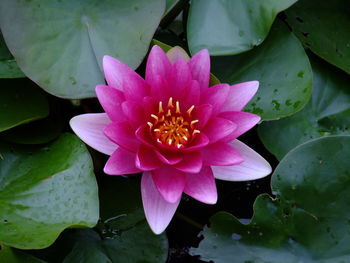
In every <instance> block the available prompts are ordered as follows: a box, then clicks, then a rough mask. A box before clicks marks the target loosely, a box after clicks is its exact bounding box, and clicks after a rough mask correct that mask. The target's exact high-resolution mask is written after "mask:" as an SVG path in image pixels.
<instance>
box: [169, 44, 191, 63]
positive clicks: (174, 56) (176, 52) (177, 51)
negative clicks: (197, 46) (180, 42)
mask: <svg viewBox="0 0 350 263" xmlns="http://www.w3.org/2000/svg"><path fill="white" fill-rule="evenodd" d="M166 55H167V56H168V58H169V60H170V62H171V63H172V64H174V63H175V62H176V61H177V60H179V59H180V58H182V59H184V60H185V61H189V60H190V57H189V55H188V54H187V53H186V51H185V50H184V49H183V48H182V47H179V46H175V47H173V48H171V49H170V50H169V51H168V52H167V53H166Z"/></svg>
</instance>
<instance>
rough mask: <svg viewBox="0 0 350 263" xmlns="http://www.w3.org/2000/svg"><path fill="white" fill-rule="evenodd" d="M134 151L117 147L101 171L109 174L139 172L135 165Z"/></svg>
mask: <svg viewBox="0 0 350 263" xmlns="http://www.w3.org/2000/svg"><path fill="white" fill-rule="evenodd" d="M135 158H136V155H135V153H132V152H129V151H126V150H124V149H123V148H118V149H117V150H116V151H115V152H114V153H113V154H112V155H111V157H109V159H108V161H107V163H106V165H105V167H104V169H103V171H104V172H105V173H106V174H109V175H122V174H135V173H139V172H141V170H140V169H138V168H137V167H136V165H135Z"/></svg>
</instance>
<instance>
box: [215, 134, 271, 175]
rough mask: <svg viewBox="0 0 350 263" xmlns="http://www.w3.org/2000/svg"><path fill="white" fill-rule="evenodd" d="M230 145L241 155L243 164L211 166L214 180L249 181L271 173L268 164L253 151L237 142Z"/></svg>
mask: <svg viewBox="0 0 350 263" xmlns="http://www.w3.org/2000/svg"><path fill="white" fill-rule="evenodd" d="M231 145H233V146H234V147H235V148H236V149H237V150H238V151H239V152H240V153H241V155H242V157H243V159H244V162H242V163H240V164H237V165H232V166H212V169H213V172H214V176H215V178H217V179H221V180H227V181H249V180H256V179H259V178H262V177H265V176H267V175H269V174H270V173H271V171H272V168H271V166H270V164H269V163H268V162H267V161H266V160H265V159H264V158H263V157H261V156H260V155H259V154H258V153H257V152H255V151H254V150H253V149H251V148H250V147H248V146H247V145H245V144H244V143H242V142H240V141H239V140H234V141H233V142H232V143H231Z"/></svg>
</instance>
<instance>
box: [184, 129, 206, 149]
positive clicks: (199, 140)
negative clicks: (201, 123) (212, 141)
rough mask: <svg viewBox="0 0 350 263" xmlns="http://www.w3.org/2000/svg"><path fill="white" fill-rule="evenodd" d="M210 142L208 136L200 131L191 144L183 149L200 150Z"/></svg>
mask: <svg viewBox="0 0 350 263" xmlns="http://www.w3.org/2000/svg"><path fill="white" fill-rule="evenodd" d="M208 144H209V139H208V137H207V136H206V135H205V134H203V133H199V134H196V135H195V137H194V139H193V141H192V142H190V143H189V145H188V146H186V148H184V149H183V151H184V152H189V151H194V150H199V149H201V148H203V147H205V146H207V145H208Z"/></svg>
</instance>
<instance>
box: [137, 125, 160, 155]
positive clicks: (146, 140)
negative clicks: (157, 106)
mask: <svg viewBox="0 0 350 263" xmlns="http://www.w3.org/2000/svg"><path fill="white" fill-rule="evenodd" d="M135 136H136V138H137V140H138V141H139V142H141V143H143V144H145V145H147V146H148V147H150V148H154V149H155V148H156V147H155V145H154V138H153V137H152V135H151V132H150V128H149V126H148V125H147V124H144V125H141V126H140V127H138V128H137V130H136V132H135Z"/></svg>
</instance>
